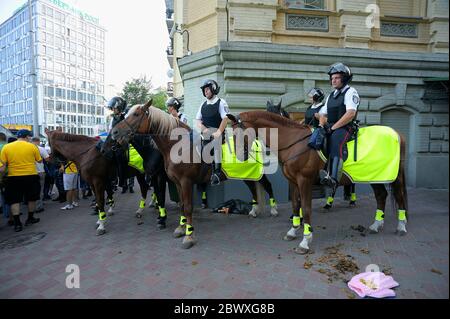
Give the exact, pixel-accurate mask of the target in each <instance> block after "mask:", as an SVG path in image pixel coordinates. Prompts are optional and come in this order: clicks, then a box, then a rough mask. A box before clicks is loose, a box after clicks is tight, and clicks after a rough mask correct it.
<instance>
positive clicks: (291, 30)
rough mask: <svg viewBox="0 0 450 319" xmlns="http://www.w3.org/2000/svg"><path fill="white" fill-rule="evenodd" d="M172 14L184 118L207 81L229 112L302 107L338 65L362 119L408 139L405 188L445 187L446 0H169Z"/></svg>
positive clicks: (193, 109) (178, 90) (175, 64)
mask: <svg viewBox="0 0 450 319" xmlns="http://www.w3.org/2000/svg"><path fill="white" fill-rule="evenodd" d="M173 11H174V15H173V22H174V23H173V28H172V29H171V30H172V32H171V36H172V38H173V68H174V96H178V97H183V98H184V104H185V110H184V111H185V113H187V114H188V115H189V117H190V119H193V117H194V115H195V113H196V111H197V109H198V107H199V105H200V103H201V101H202V98H203V96H202V94H201V91H200V89H199V87H200V85H201V83H202V81H203V80H204V79H206V78H212V79H215V80H217V81H218V83H219V85H220V86H221V92H220V94H219V95H220V96H222V97H224V98H225V99H226V100H227V102H228V104H229V105H230V108H231V111H232V112H240V111H244V110H250V109H261V108H264V107H265V104H266V101H267V100H268V99H270V98H271V99H273V100H275V101H276V102H277V101H278V100H279V99H282V105H283V107H287V108H288V110H289V111H297V112H302V111H304V109H305V108H306V107H307V104H306V101H307V99H306V94H307V92H308V91H309V89H310V88H311V87H314V86H316V87H321V88H323V89H324V91H325V92H327V93H329V92H330V91H331V87H330V85H329V82H328V75H327V74H326V70H327V67H328V66H329V65H330V64H332V63H334V62H336V61H341V62H343V63H345V64H347V65H348V66H350V68H351V69H352V71H353V73H354V77H353V82H352V85H353V86H354V87H355V88H356V89H357V90H358V92H359V94H360V96H361V105H360V108H359V112H358V119H359V120H360V121H361V122H362V124H363V125H374V124H382V125H389V126H391V127H393V128H395V129H397V130H399V131H400V132H401V133H402V134H404V136H405V137H406V139H407V142H408V150H407V171H408V172H407V173H408V184H409V185H410V186H416V187H433V188H448V148H449V147H448V125H449V120H448V107H449V105H448V1H445V0H399V1H388V0H345V1H343V0H309V1H308V0H302V1H300V0H298V1H295V0H258V1H251V0H208V1H203V0H174V1H173ZM169 31H170V30H169ZM283 191H284V188H283Z"/></svg>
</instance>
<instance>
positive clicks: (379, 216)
mask: <svg viewBox="0 0 450 319" xmlns="http://www.w3.org/2000/svg"><path fill="white" fill-rule="evenodd" d="M375 220H376V221H382V220H384V212H383V211H382V210H380V209H377V212H376V213H375Z"/></svg>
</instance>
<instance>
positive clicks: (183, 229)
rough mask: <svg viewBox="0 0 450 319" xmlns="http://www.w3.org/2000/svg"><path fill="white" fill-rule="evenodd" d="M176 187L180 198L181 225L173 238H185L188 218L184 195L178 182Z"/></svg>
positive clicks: (176, 229)
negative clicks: (185, 211) (185, 213)
mask: <svg viewBox="0 0 450 319" xmlns="http://www.w3.org/2000/svg"><path fill="white" fill-rule="evenodd" d="M174 182H175V181H174ZM175 185H176V187H177V191H178V196H180V223H179V225H178V226H177V228H175V231H174V232H173V237H175V238H180V237H182V236H184V234H185V233H186V221H187V219H186V216H184V203H183V193H182V191H181V187H180V185H179V184H178V181H176V182H175Z"/></svg>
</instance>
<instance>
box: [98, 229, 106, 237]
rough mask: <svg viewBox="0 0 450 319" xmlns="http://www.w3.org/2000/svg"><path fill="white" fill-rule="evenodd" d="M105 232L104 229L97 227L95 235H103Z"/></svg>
mask: <svg viewBox="0 0 450 319" xmlns="http://www.w3.org/2000/svg"><path fill="white" fill-rule="evenodd" d="M105 233H106V230H105V229H97V236H101V235H104V234H105Z"/></svg>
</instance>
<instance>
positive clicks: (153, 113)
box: [127, 104, 191, 135]
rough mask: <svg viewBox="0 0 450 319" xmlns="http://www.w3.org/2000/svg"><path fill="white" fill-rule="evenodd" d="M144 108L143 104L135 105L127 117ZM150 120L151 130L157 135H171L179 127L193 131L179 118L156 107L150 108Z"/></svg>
mask: <svg viewBox="0 0 450 319" xmlns="http://www.w3.org/2000/svg"><path fill="white" fill-rule="evenodd" d="M142 106H143V105H142V104H136V105H133V107H131V109H130V110H129V111H128V114H127V117H128V116H129V115H130V114H133V113H134V112H135V111H136V110H137V109H138V108H142ZM148 119H149V120H150V124H151V129H152V131H153V132H154V133H155V134H161V135H169V134H170V132H171V131H172V130H173V129H174V128H177V127H182V128H185V129H187V130H189V131H191V128H190V127H189V126H188V125H186V124H184V123H183V122H180V120H179V119H178V118H175V117H174V116H172V115H170V114H169V113H166V112H164V111H163V110H160V109H159V108H157V107H154V106H150V107H149V108H148Z"/></svg>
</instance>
